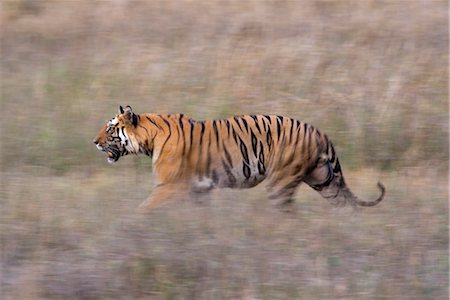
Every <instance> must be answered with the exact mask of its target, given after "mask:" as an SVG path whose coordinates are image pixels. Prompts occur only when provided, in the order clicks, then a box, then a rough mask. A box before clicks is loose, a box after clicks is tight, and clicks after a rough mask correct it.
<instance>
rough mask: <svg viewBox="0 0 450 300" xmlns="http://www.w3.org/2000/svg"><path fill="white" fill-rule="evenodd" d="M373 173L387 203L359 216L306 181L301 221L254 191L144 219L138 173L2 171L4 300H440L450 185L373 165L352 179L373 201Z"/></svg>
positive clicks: (143, 183) (144, 187)
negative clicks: (339, 206)
mask: <svg viewBox="0 0 450 300" xmlns="http://www.w3.org/2000/svg"><path fill="white" fill-rule="evenodd" d="M115 168H120V167H119V166H116V167H115ZM40 173H41V171H40ZM377 174H378V176H379V175H382V176H383V179H384V182H385V184H386V186H387V188H388V191H389V193H388V196H387V198H386V200H385V202H383V203H382V204H381V205H380V206H379V207H377V208H373V209H364V210H362V211H359V212H352V211H351V210H350V209H333V208H332V207H331V206H330V205H329V204H328V203H326V201H325V200H324V199H321V198H320V196H319V195H317V194H316V193H315V192H313V191H312V190H310V189H309V188H307V187H303V188H302V189H301V192H300V193H299V194H300V195H299V196H298V197H297V208H298V210H297V212H296V213H294V214H285V213H282V212H279V211H277V210H276V209H274V208H272V207H271V206H270V205H269V202H268V201H267V200H265V197H264V193H263V189H261V188H256V189H252V190H247V191H230V190H228V191H221V192H218V193H215V194H214V196H213V197H212V199H211V202H210V203H209V204H207V205H205V206H198V205H197V204H193V203H173V204H171V205H170V206H168V207H166V208H164V209H161V210H158V211H155V212H154V213H151V214H149V215H140V214H138V213H137V212H136V210H135V208H136V206H137V204H138V203H139V202H140V201H141V200H142V199H144V198H145V197H146V194H147V191H148V190H149V180H148V177H149V176H148V175H145V174H140V176H137V175H136V172H135V171H134V170H132V169H126V171H125V172H123V173H121V174H118V173H117V172H115V170H113V169H111V170H103V171H97V172H95V173H93V174H90V176H86V174H72V175H70V176H65V177H55V176H35V175H30V174H24V173H8V174H5V173H4V174H2V178H1V179H2V182H4V184H5V185H7V186H8V188H7V189H6V192H5V195H4V196H5V197H4V201H3V206H2V212H3V215H4V217H3V219H2V223H3V224H2V231H1V233H0V238H1V241H2V245H3V249H2V253H3V254H2V258H3V259H2V271H3V272H2V274H3V276H2V282H3V284H2V289H3V297H4V299H25V298H27V297H28V298H29V299H34V298H45V299H48V298H52V299H53V298H56V299H60V298H76V299H103V298H104V299H110V298H117V299H130V298H145V299H170V298H172V299H236V298H245V299H300V298H301V299H330V298H342V299H362V298H364V299H445V297H446V296H445V295H446V293H447V288H446V285H447V283H448V277H447V276H448V275H447V267H448V256H447V250H448V248H447V246H448V228H447V225H446V222H447V202H446V200H447V185H446V182H445V179H441V180H438V179H437V178H423V177H422V176H421V175H422V174H416V172H412V174H409V175H408V176H403V177H400V176H397V175H392V174H391V175H389V174H379V173H378V172H374V171H370V170H362V171H360V172H357V173H350V174H348V175H349V176H348V179H349V182H350V183H351V184H352V185H353V186H354V190H355V191H356V192H358V194H360V196H361V197H364V198H369V197H374V196H375V193H376V191H375V186H374V178H375V177H377ZM49 187H51V188H49ZM431 187H433V188H431Z"/></svg>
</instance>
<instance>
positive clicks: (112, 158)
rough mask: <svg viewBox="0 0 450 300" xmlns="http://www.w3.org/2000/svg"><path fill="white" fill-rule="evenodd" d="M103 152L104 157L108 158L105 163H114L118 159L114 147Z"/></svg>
mask: <svg viewBox="0 0 450 300" xmlns="http://www.w3.org/2000/svg"><path fill="white" fill-rule="evenodd" d="M103 151H105V152H106V155H107V156H108V158H107V161H108V162H109V163H115V162H116V161H118V160H119V158H120V151H119V149H118V148H116V147H108V148H106V149H105V150H103Z"/></svg>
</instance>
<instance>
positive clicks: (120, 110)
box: [119, 105, 124, 114]
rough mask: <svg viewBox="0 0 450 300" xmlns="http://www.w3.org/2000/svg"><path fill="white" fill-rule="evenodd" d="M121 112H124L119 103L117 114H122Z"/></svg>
mask: <svg viewBox="0 0 450 300" xmlns="http://www.w3.org/2000/svg"><path fill="white" fill-rule="evenodd" d="M123 113H124V110H123V107H122V105H119V114H123Z"/></svg>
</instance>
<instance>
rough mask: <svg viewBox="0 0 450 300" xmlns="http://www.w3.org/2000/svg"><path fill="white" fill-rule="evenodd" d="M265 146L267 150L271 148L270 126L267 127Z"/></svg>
mask: <svg viewBox="0 0 450 300" xmlns="http://www.w3.org/2000/svg"><path fill="white" fill-rule="evenodd" d="M266 140H267V146H268V147H269V151H270V150H272V142H273V141H272V132H271V131H270V127H268V128H267V136H266Z"/></svg>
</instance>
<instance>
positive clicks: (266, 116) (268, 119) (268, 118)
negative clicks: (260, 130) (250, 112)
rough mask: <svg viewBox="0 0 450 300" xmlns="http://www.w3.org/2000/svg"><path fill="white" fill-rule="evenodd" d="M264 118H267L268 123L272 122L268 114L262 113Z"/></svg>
mask: <svg viewBox="0 0 450 300" xmlns="http://www.w3.org/2000/svg"><path fill="white" fill-rule="evenodd" d="M263 117H264V118H266V119H267V121H269V124H272V120H271V119H270V116H268V115H263Z"/></svg>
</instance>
